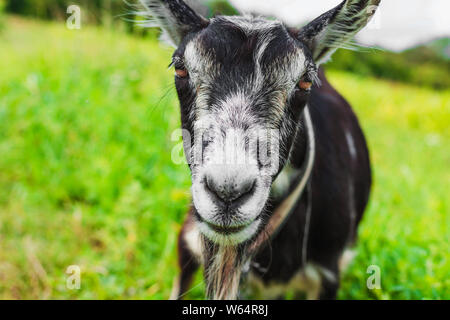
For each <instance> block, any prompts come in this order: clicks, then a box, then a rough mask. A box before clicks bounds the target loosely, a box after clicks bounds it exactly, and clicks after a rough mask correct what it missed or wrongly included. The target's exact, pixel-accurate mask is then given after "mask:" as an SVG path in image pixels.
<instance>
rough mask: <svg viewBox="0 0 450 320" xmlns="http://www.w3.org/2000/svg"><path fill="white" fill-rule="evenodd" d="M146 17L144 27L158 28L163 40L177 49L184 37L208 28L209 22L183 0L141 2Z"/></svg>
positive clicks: (149, 0)
mask: <svg viewBox="0 0 450 320" xmlns="http://www.w3.org/2000/svg"><path fill="white" fill-rule="evenodd" d="M140 2H141V4H142V5H143V7H144V12H141V13H140V15H142V16H144V17H145V19H146V20H145V21H144V23H143V26H145V27H158V28H161V29H162V30H163V31H164V35H163V38H164V40H166V41H168V42H169V43H170V44H171V45H173V46H174V47H177V46H178V45H179V44H180V42H181V40H182V39H183V37H184V36H186V35H187V34H188V33H190V32H195V31H199V30H201V29H203V28H205V27H206V26H208V24H209V21H208V20H207V19H206V18H204V17H202V16H201V15H200V14H198V13H196V12H195V11H194V10H193V9H192V8H190V7H189V6H188V5H187V4H186V3H185V2H184V1H183V0H140Z"/></svg>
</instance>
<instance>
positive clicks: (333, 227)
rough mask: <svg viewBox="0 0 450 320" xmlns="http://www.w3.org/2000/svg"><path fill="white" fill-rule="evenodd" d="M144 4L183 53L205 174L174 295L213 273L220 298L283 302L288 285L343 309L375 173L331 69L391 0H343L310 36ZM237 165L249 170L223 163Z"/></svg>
mask: <svg viewBox="0 0 450 320" xmlns="http://www.w3.org/2000/svg"><path fill="white" fill-rule="evenodd" d="M141 3H142V4H143V6H144V12H143V15H145V16H147V17H148V18H149V19H148V20H147V21H146V24H147V26H149V27H155V26H156V27H160V28H161V29H162V30H163V32H164V34H165V37H164V38H165V39H166V40H168V41H169V42H170V43H171V44H172V45H173V46H174V47H175V48H176V51H175V53H174V54H173V61H172V64H173V66H174V67H175V86H176V89H177V93H178V97H179V101H180V110H181V123H182V129H183V130H184V132H185V134H183V141H184V149H185V154H186V159H187V162H188V164H189V168H190V170H191V174H192V198H193V205H192V206H191V209H190V211H189V213H188V215H187V218H186V221H185V223H184V225H183V227H182V230H181V232H180V235H179V242H178V247H179V267H180V269H181V274H180V276H179V277H178V278H177V280H176V282H175V285H174V289H173V293H172V298H182V297H183V295H184V294H185V293H186V292H187V291H188V289H189V286H190V283H191V280H192V277H193V274H194V272H195V271H196V270H197V269H198V268H199V267H200V266H202V265H203V267H204V279H205V284H206V297H207V298H209V299H237V298H243V297H253V298H261V299H265V298H280V297H283V295H284V294H285V293H286V290H288V289H289V290H291V291H292V290H293V292H294V293H295V295H296V297H300V294H302V293H306V297H307V298H310V299H316V298H320V299H335V298H336V295H337V291H338V288H339V274H340V262H342V260H343V259H344V258H345V257H346V254H345V253H346V252H347V251H346V249H347V248H349V247H350V246H352V245H353V244H354V242H355V239H356V233H357V227H358V224H359V222H360V220H361V218H362V215H363V212H364V210H365V207H366V205H367V203H368V200H369V194H370V188H371V168H370V161H369V152H368V148H367V146H366V142H365V138H364V135H363V133H362V130H361V128H360V126H359V123H358V120H357V118H356V116H355V114H354V113H353V111H352V109H351V107H350V105H349V104H348V103H347V102H346V100H344V98H342V97H341V96H340V95H339V94H338V93H337V92H336V91H335V90H334V89H333V87H332V86H331V85H330V83H329V82H328V81H327V79H326V78H325V75H324V72H323V70H322V68H321V67H320V65H321V64H323V63H325V62H326V61H327V60H328V59H329V58H330V57H331V55H332V54H333V53H334V52H335V51H336V50H337V49H338V48H340V47H346V46H348V44H349V42H350V40H351V39H352V38H353V36H354V35H355V34H356V33H357V32H358V31H359V30H361V29H362V28H363V27H364V26H365V25H366V24H367V23H368V21H369V20H370V18H371V17H372V16H373V14H374V13H375V9H376V8H377V6H378V5H379V3H380V0H345V1H342V3H340V4H339V5H338V6H336V7H335V8H333V9H331V10H330V11H328V12H326V13H324V14H323V15H321V16H319V17H318V18H316V19H315V20H313V21H312V22H311V23H309V24H307V25H306V26H304V27H302V28H292V27H288V26H286V25H285V24H283V23H282V22H280V21H277V20H270V19H266V18H263V17H257V16H248V15H244V16H217V17H214V18H212V19H206V18H204V17H202V16H201V15H200V14H198V13H196V12H195V11H194V10H193V9H191V7H189V6H188V5H187V4H186V3H185V2H183V1H182V0H141ZM230 131H233V132H234V134H233V135H232V136H233V139H231V140H232V141H233V142H232V143H228V142H229V140H230V139H228V135H229V132H230ZM255 132H258V133H259V134H257V135H255ZM261 132H262V133H261ZM274 132H275V133H274ZM273 137H275V139H273ZM262 149H264V150H265V151H267V153H265V152H261V150H262ZM230 155H233V156H234V158H236V157H237V158H242V157H244V155H245V157H244V158H245V161H223V159H225V158H227V157H229V156H230ZM264 155H266V156H264ZM231 158H233V157H231ZM267 158H269V161H266V160H267ZM241 160H242V159H241Z"/></svg>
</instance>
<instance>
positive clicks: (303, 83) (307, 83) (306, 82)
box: [298, 77, 312, 91]
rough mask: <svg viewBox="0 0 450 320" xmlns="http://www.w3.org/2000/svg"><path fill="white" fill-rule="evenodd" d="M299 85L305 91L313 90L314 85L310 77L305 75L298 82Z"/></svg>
mask: <svg viewBox="0 0 450 320" xmlns="http://www.w3.org/2000/svg"><path fill="white" fill-rule="evenodd" d="M298 87H299V88H300V89H302V90H304V91H309V90H311V87H312V81H311V79H309V77H303V78H301V79H300V81H299V82H298Z"/></svg>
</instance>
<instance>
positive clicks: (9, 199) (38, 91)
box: [0, 17, 450, 299]
mask: <svg viewBox="0 0 450 320" xmlns="http://www.w3.org/2000/svg"><path fill="white" fill-rule="evenodd" d="M5 26H6V29H5V30H4V32H3V33H0V298H1V299H10V298H12V299H94V298H95V299H119V298H125V299H131V298H133V299H166V298H168V296H169V293H170V289H171V282H172V279H173V277H174V276H175V274H176V270H177V268H176V236H177V232H178V230H179V229H180V225H181V222H182V220H183V216H184V213H185V212H186V209H187V207H188V205H189V201H190V200H189V199H190V196H189V185H190V183H189V181H190V179H189V172H188V170H187V168H186V167H185V166H178V165H175V164H173V163H172V162H171V160H170V159H171V158H170V153H171V149H172V147H173V146H174V145H175V144H176V143H178V141H176V142H175V141H171V136H170V134H171V132H172V131H173V130H174V129H175V128H177V127H178V126H179V115H178V110H177V103H176V95H175V91H174V89H173V86H172V72H171V71H168V70H167V65H168V63H169V60H170V59H169V57H170V54H171V53H170V49H163V48H161V47H160V46H159V45H158V44H157V43H156V42H155V41H153V40H148V39H147V40H144V39H139V38H134V37H130V36H127V35H125V34H121V33H112V32H110V31H105V30H101V29H95V28H84V29H82V30H74V31H70V30H67V29H66V28H65V27H64V24H63V23H59V24H50V23H38V22H33V21H29V20H21V19H18V18H11V17H9V18H8V19H7V20H6V23H5ZM387 63H388V62H387ZM418 67H420V66H418ZM329 76H330V79H331V81H332V82H333V83H334V84H335V86H336V87H337V88H338V89H339V90H340V92H342V93H343V95H344V96H345V97H347V98H348V99H349V100H350V101H351V103H352V105H353V106H354V107H355V110H356V111H357V113H358V115H359V116H360V119H361V122H362V125H363V127H364V129H365V132H366V134H367V137H368V140H369V145H370V149H371V157H372V160H373V166H374V174H375V185H374V193H373V196H372V200H371V204H370V208H369V210H368V211H367V214H366V216H365V219H364V222H363V224H362V226H361V228H360V241H359V243H358V246H357V252H358V256H357V258H356V259H355V261H354V263H353V264H352V265H351V267H350V268H349V269H348V271H347V272H346V273H345V274H344V275H343V280H342V289H341V291H340V294H339V297H340V298H342V299H450V257H449V252H450V203H449V190H448V189H449V182H450V172H449V163H450V153H449V150H450V130H449V119H450V90H446V91H439V92H435V91H432V90H430V89H421V88H418V87H414V86H407V85H402V84H398V83H390V82H385V81H380V80H374V79H369V78H362V77H356V76H354V75H352V74H348V73H342V72H337V71H333V72H329ZM70 265H78V266H80V267H81V270H82V275H81V289H80V290H69V289H67V288H66V278H67V274H66V269H67V267H68V266H70ZM369 265H378V266H379V267H380V269H381V287H382V288H381V289H379V290H369V289H367V287H366V279H367V277H368V276H369V275H368V274H367V273H366V269H367V267H368V266H369ZM202 289H203V285H202V281H201V275H200V274H199V275H198V276H197V279H196V286H195V288H194V289H193V290H192V292H191V293H190V295H189V297H190V298H201V297H202V292H203V291H202Z"/></svg>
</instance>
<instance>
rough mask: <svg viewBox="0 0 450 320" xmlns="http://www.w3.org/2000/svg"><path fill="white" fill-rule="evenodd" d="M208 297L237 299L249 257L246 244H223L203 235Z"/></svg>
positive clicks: (213, 298)
mask: <svg viewBox="0 0 450 320" xmlns="http://www.w3.org/2000/svg"><path fill="white" fill-rule="evenodd" d="M201 238H202V246H203V255H204V264H205V265H204V266H205V282H206V297H207V298H208V299H212V300H235V299H237V298H238V294H239V283H240V280H241V274H242V269H243V266H244V264H245V263H246V261H247V259H248V257H247V254H246V245H245V244H240V245H222V244H216V243H214V242H211V241H210V240H208V239H207V238H206V237H204V236H201Z"/></svg>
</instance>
